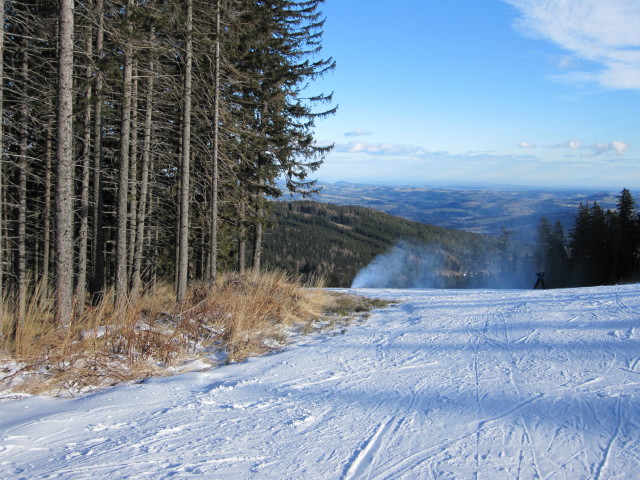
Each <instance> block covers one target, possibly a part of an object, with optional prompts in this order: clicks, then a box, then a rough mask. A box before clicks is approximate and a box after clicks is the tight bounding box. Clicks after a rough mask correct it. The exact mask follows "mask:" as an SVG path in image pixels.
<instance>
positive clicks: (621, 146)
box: [611, 141, 629, 155]
mask: <svg viewBox="0 0 640 480" xmlns="http://www.w3.org/2000/svg"><path fill="white" fill-rule="evenodd" d="M611 148H613V149H614V150H615V151H616V153H617V154H618V155H624V154H625V152H626V151H627V150H628V149H629V143H628V142H618V141H615V142H611Z"/></svg>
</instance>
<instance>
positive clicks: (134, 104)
mask: <svg viewBox="0 0 640 480" xmlns="http://www.w3.org/2000/svg"><path fill="white" fill-rule="evenodd" d="M129 178H130V181H129V252H128V261H127V265H128V266H129V270H130V272H129V273H130V275H129V278H132V277H131V274H132V273H133V258H134V257H133V255H134V253H135V252H134V249H135V241H136V221H137V211H138V67H137V62H134V64H133V84H132V88H131V153H130V155H129Z"/></svg>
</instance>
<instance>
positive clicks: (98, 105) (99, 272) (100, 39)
mask: <svg viewBox="0 0 640 480" xmlns="http://www.w3.org/2000/svg"><path fill="white" fill-rule="evenodd" d="M94 11H95V15H96V57H97V58H100V57H101V56H102V55H103V44H104V1H103V0H96V4H95V10H94ZM95 82H96V88H95V90H96V92H95V107H94V121H93V128H94V133H93V144H94V146H93V235H92V238H93V244H92V249H91V265H92V275H91V294H92V301H93V303H94V304H96V303H97V302H99V301H100V299H101V298H102V291H103V290H104V233H103V218H102V212H103V202H104V200H103V198H104V197H103V194H102V88H103V83H104V74H103V72H102V71H101V69H99V68H98V69H97V70H96V72H95Z"/></svg>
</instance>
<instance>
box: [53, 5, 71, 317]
mask: <svg viewBox="0 0 640 480" xmlns="http://www.w3.org/2000/svg"><path fill="white" fill-rule="evenodd" d="M74 7H75V5H74V0H60V33H59V52H58V62H59V67H58V72H59V73H58V116H57V117H58V123H57V125H58V146H57V154H56V157H57V158H56V161H57V177H56V220H57V224H56V322H57V323H58V325H66V324H68V323H69V322H70V321H71V314H72V308H73V27H74V25H73V20H74V19H73V12H74Z"/></svg>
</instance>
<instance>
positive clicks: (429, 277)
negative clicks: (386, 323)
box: [351, 241, 445, 288]
mask: <svg viewBox="0 0 640 480" xmlns="http://www.w3.org/2000/svg"><path fill="white" fill-rule="evenodd" d="M444 267H445V262H444V252H443V251H442V250H441V249H439V248H437V247H435V246H431V245H417V244H415V243H410V242H408V241H400V242H398V243H397V244H396V245H395V246H394V247H393V248H391V250H389V251H388V252H386V253H383V254H381V255H378V256H377V257H376V258H374V259H373V261H372V262H371V263H370V264H369V265H367V266H366V267H365V268H363V269H362V270H360V272H358V274H357V275H356V278H354V280H353V283H352V285H351V287H352V288H438V287H442V285H441V278H442V277H441V274H442V272H443V270H444Z"/></svg>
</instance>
